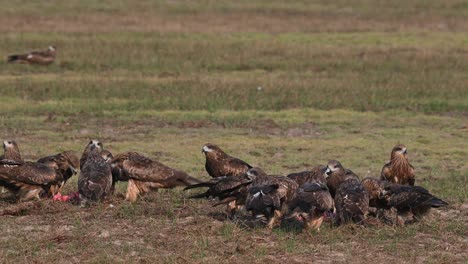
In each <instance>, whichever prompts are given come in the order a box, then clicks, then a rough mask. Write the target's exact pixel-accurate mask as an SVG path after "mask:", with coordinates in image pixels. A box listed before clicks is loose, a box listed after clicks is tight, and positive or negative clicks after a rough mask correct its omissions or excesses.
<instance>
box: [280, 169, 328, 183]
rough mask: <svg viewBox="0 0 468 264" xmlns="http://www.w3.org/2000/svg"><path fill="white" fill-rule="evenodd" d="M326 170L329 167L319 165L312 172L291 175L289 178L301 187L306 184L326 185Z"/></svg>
mask: <svg viewBox="0 0 468 264" xmlns="http://www.w3.org/2000/svg"><path fill="white" fill-rule="evenodd" d="M326 170H327V166H323V165H318V166H315V167H314V168H312V170H310V171H302V172H296V173H291V174H289V175H288V176H287V177H288V178H290V179H293V180H295V181H296V182H297V184H299V186H302V185H303V184H304V183H313V182H318V183H326V180H325V176H324V175H325V171H326Z"/></svg>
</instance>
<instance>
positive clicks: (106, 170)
mask: <svg viewBox="0 0 468 264" xmlns="http://www.w3.org/2000/svg"><path fill="white" fill-rule="evenodd" d="M101 151H102V143H101V142H99V141H98V140H92V141H90V142H89V143H88V145H87V146H86V148H85V150H84V151H83V155H82V157H81V159H80V167H81V169H80V170H81V173H80V176H79V177H78V191H79V193H80V198H81V199H82V204H83V205H84V204H86V203H87V200H92V201H102V200H103V199H105V198H106V197H107V195H109V194H110V193H111V189H112V173H111V167H110V164H109V163H107V162H106V161H105V160H104V158H103V157H102V156H101Z"/></svg>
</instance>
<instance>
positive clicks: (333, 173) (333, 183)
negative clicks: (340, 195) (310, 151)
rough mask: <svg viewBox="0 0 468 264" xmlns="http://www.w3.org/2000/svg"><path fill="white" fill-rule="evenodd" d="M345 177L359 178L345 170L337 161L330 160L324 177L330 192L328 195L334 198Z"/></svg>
mask: <svg viewBox="0 0 468 264" xmlns="http://www.w3.org/2000/svg"><path fill="white" fill-rule="evenodd" d="M346 176H352V177H356V178H359V177H358V176H357V175H356V174H354V172H352V171H351V170H349V169H345V168H344V167H343V165H341V163H340V162H339V161H337V160H330V161H329V162H328V164H327V167H326V169H325V175H324V177H325V178H326V182H327V187H328V189H329V190H330V194H331V196H332V197H333V198H334V197H335V193H336V190H337V189H338V187H339V186H340V184H341V183H342V182H343V181H344V179H345V177H346Z"/></svg>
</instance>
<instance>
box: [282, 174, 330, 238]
mask: <svg viewBox="0 0 468 264" xmlns="http://www.w3.org/2000/svg"><path fill="white" fill-rule="evenodd" d="M288 207H289V211H290V214H292V216H296V217H298V218H299V219H300V220H302V221H304V224H305V228H306V229H310V228H313V229H316V230H319V229H320V226H321V225H322V222H323V219H324V214H325V213H327V212H333V209H334V208H335V205H334V201H333V198H332V197H331V195H330V192H329V191H328V187H327V186H326V185H325V184H323V183H321V182H311V183H309V182H307V183H305V184H303V185H301V186H300V187H299V188H298V189H297V190H296V196H295V197H294V199H293V200H292V201H291V202H290V203H289V204H288Z"/></svg>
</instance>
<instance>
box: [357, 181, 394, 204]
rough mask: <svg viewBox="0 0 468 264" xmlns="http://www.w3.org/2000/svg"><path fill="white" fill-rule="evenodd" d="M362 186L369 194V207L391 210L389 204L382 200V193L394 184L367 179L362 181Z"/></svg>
mask: <svg viewBox="0 0 468 264" xmlns="http://www.w3.org/2000/svg"><path fill="white" fill-rule="evenodd" d="M361 184H362V186H364V188H365V189H366V191H367V193H368V194H369V207H374V208H379V209H389V208H388V205H387V202H386V201H385V200H383V199H382V193H383V191H384V189H385V187H387V186H390V185H392V183H390V182H388V181H384V180H379V179H376V178H372V177H367V178H364V179H363V180H362V181H361Z"/></svg>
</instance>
